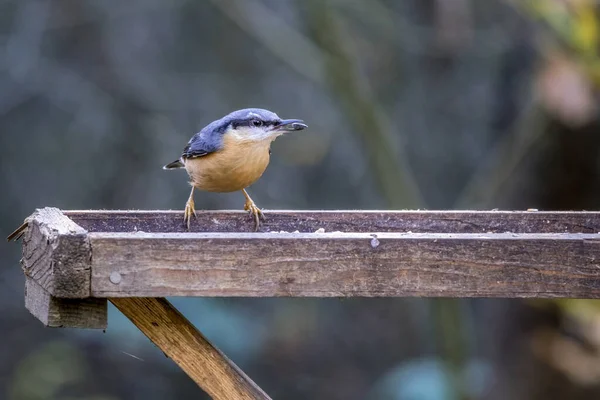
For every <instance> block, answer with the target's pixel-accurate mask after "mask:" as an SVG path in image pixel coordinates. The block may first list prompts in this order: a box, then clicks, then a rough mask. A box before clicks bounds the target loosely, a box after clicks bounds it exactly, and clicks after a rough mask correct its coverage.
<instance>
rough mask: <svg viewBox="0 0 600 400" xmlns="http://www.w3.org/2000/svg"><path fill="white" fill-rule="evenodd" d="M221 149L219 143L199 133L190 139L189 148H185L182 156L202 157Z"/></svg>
mask: <svg viewBox="0 0 600 400" xmlns="http://www.w3.org/2000/svg"><path fill="white" fill-rule="evenodd" d="M219 149H220V146H219V145H218V141H216V140H214V139H213V138H210V137H208V138H207V137H206V136H205V135H203V134H202V133H201V132H198V133H196V134H195V135H194V136H193V137H192V138H191V139H190V141H189V142H188V144H187V146H185V149H183V154H182V155H181V156H182V157H184V158H196V157H202V156H205V155H207V154H210V153H214V152H215V151H217V150H219Z"/></svg>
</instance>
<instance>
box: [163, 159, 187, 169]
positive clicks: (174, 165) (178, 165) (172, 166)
mask: <svg viewBox="0 0 600 400" xmlns="http://www.w3.org/2000/svg"><path fill="white" fill-rule="evenodd" d="M183 167H184V165H183V162H182V161H181V158H180V159H179V160H175V161H173V162H171V163H168V164H167V165H165V166H164V167H163V169H176V168H183Z"/></svg>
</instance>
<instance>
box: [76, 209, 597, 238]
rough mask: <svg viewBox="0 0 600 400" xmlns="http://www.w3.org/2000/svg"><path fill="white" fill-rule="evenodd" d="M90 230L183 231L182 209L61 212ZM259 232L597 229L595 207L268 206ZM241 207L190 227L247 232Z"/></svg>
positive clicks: (201, 217)
mask: <svg viewBox="0 0 600 400" xmlns="http://www.w3.org/2000/svg"><path fill="white" fill-rule="evenodd" d="M65 214H66V215H67V216H69V217H70V218H72V219H73V220H74V221H75V222H76V223H77V224H79V225H81V226H82V227H84V228H85V229H87V230H89V231H90V232H133V231H144V232H186V229H185V227H184V225H183V213H182V211H119V210H117V211H93V210H92V211H66V212H65ZM265 215H266V221H265V222H264V223H262V224H261V228H260V229H261V231H262V232H270V231H277V232H279V231H282V230H283V231H287V232H294V231H296V230H298V231H300V232H305V233H310V232H314V231H316V230H318V229H324V230H325V231H327V232H331V231H341V232H409V231H410V232H414V233H426V232H431V233H486V232H491V233H504V232H514V233H553V232H557V233H598V232H600V212H588V211H581V212H555V211H552V212H544V211H537V212H535V211H534V212H530V211H269V210H265ZM253 227H254V225H253V223H252V220H251V218H250V217H249V216H248V214H246V213H245V212H242V211H200V210H199V211H198V218H197V220H193V221H192V224H191V231H192V232H250V231H251V230H252V229H253Z"/></svg>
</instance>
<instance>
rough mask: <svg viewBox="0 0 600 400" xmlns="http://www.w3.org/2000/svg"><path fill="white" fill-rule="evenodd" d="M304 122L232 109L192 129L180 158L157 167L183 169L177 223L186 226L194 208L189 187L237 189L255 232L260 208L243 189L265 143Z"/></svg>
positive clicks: (263, 159) (265, 157) (253, 177)
mask: <svg viewBox="0 0 600 400" xmlns="http://www.w3.org/2000/svg"><path fill="white" fill-rule="evenodd" d="M304 128H307V126H306V125H305V124H304V121H302V120H299V119H281V118H279V117H278V116H277V114H275V113H273V112H271V111H268V110H263V109H260V108H247V109H243V110H238V111H234V112H232V113H231V114H228V115H226V116H224V117H223V118H221V119H218V120H216V121H213V122H211V123H210V124H208V125H207V126H206V127H204V129H202V130H201V131H200V132H198V133H196V134H195V135H194V136H193V137H192V138H191V139H190V141H189V142H188V144H187V146H185V148H184V149H183V153H182V155H181V157H180V158H179V159H178V160H176V161H173V162H172V163H170V164H167V165H165V166H164V167H163V169H175V168H185V170H186V171H187V173H188V175H189V177H190V185H192V191H191V193H190V197H189V199H188V201H187V203H186V204H185V211H184V213H183V222H184V224H187V228H188V230H189V229H190V220H191V218H192V215H193V216H194V217H195V216H196V210H195V208H194V189H200V190H205V191H207V192H218V193H228V192H235V191H238V190H241V191H242V193H244V196H245V197H246V203H245V204H244V210H246V211H248V212H249V213H250V215H252V216H253V217H254V222H255V231H257V230H258V227H259V224H260V222H259V220H260V219H264V215H263V213H262V211H261V210H260V209H259V208H258V207H257V206H256V204H254V201H252V199H251V198H250V196H249V195H248V193H247V192H246V188H247V187H248V186H250V185H252V184H253V183H254V182H256V181H257V180H258V178H260V177H261V176H262V174H263V172H265V169H266V168H267V165H269V158H270V155H271V149H270V147H271V142H273V141H274V140H275V139H276V138H277V137H278V136H281V135H282V134H284V133H286V132H291V131H299V130H302V129H304Z"/></svg>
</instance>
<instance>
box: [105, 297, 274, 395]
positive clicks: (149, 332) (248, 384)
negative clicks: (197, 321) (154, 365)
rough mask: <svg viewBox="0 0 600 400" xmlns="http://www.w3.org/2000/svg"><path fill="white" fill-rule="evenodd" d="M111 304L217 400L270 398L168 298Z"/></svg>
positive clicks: (116, 301)
mask: <svg viewBox="0 0 600 400" xmlns="http://www.w3.org/2000/svg"><path fill="white" fill-rule="evenodd" d="M110 301H111V302H112V303H113V304H114V305H115V307H117V309H119V310H120V311H121V312H122V313H123V314H124V315H125V316H126V317H127V318H129V319H130V320H131V322H133V324H134V325H135V326H137V327H138V328H139V329H140V330H141V331H142V332H143V333H144V334H145V335H146V336H147V337H148V338H149V339H150V340H151V341H152V342H153V343H154V344H155V345H156V346H158V348H160V349H161V350H162V351H163V352H164V353H165V354H166V355H167V356H168V357H170V358H171V359H172V360H173V361H174V362H175V363H176V364H177V365H179V367H181V369H183V371H184V372H185V373H186V374H187V375H188V376H189V377H190V378H192V379H193V380H194V381H195V382H196V383H197V384H198V385H199V386H200V387H201V388H202V389H203V390H204V391H205V392H206V393H208V394H209V395H210V396H211V397H212V398H213V399H215V400H250V399H253V400H257V399H262V400H266V399H270V398H269V396H267V394H266V393H265V392H263V391H262V390H261V389H260V388H259V387H258V386H257V385H256V384H255V383H254V382H253V381H252V380H251V379H250V378H249V377H248V376H246V374H244V372H243V371H242V370H240V369H239V368H238V367H237V366H236V365H235V364H234V363H233V362H232V361H231V360H229V359H228V358H227V357H226V356H225V355H224V354H223V353H222V352H221V351H220V350H218V349H217V348H216V347H214V346H213V345H212V344H211V343H210V342H209V341H208V340H207V339H206V338H205V337H204V336H203V335H202V333H200V331H198V330H197V329H196V328H195V327H194V325H192V324H191V323H190V322H189V321H188V320H187V319H186V318H185V317H184V316H183V315H182V314H181V313H180V312H179V311H178V310H177V309H176V308H175V307H173V306H172V305H171V303H169V302H168V301H167V300H166V299H164V298H132V299H110Z"/></svg>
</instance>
